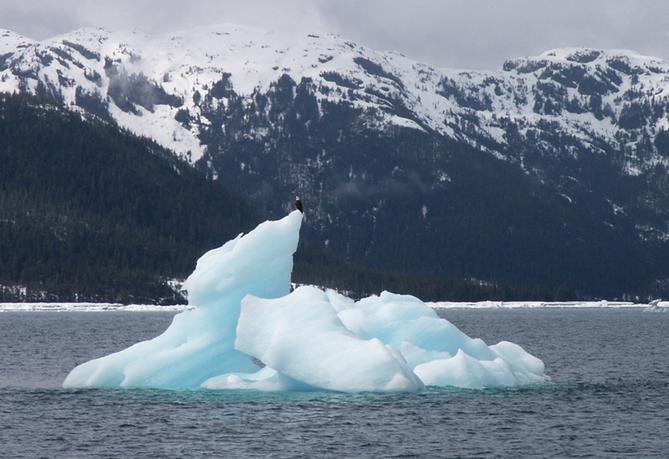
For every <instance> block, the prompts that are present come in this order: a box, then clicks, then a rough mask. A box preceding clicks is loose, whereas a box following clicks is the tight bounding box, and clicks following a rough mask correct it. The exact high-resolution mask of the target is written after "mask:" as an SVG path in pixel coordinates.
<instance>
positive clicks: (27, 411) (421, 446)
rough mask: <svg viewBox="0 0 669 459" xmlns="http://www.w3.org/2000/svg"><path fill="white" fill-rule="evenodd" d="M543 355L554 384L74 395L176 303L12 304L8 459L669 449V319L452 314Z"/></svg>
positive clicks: (5, 384)
mask: <svg viewBox="0 0 669 459" xmlns="http://www.w3.org/2000/svg"><path fill="white" fill-rule="evenodd" d="M440 315H443V316H444V317H446V318H447V319H449V320H450V321H451V322H453V324H454V325H456V326H458V327H459V328H460V329H461V330H462V331H463V332H465V333H476V334H477V335H478V336H481V338H483V339H484V340H486V341H489V342H496V341H499V340H500V339H503V338H507V339H512V340H513V341H514V342H517V343H518V344H520V345H521V346H523V347H526V348H529V349H532V350H533V351H535V352H536V353H537V354H539V355H541V356H542V357H543V359H544V361H545V363H546V366H547V368H549V369H550V374H551V377H552V379H553V382H554V384H551V385H547V386H541V387H539V388H522V389H521V388H515V389H495V390H462V389H434V388H428V389H427V390H426V391H424V392H420V393H417V394H401V395H397V394H396V395H393V394H385V395H384V394H368V393H363V394H338V393H332V392H306V393H304V392H292V393H290V392H289V393H263V392H256V391H182V392H174V391H153V390H142V391H119V390H64V389H61V388H60V384H61V382H62V380H63V377H64V376H65V375H66V374H67V372H68V371H69V370H70V369H71V368H72V367H73V366H74V365H75V364H77V363H81V362H83V361H86V360H88V359H91V358H94V357H97V356H99V355H104V354H107V353H110V352H114V351H116V350H119V349H122V348H124V347H126V346H128V345H130V344H132V343H134V342H136V341H138V340H140V339H147V338H150V337H153V336H156V335H158V334H159V333H160V332H161V331H162V330H164V329H165V327H166V326H167V325H168V324H169V323H170V321H171V320H172V314H171V313H124V312H116V313H111V312H110V313H5V314H0V330H2V333H0V348H1V349H3V351H2V353H0V444H2V454H0V455H1V456H3V457H38V456H46V457H91V456H103V457H110V456H115V457H184V456H188V457H198V456H200V457H201V456H208V457H211V456H218V457H220V456H226V457H266V456H268V455H274V457H315V456H320V457H335V456H339V457H341V456H348V457H380V456H384V457H386V456H388V457H393V456H395V457H402V456H404V457H406V456H407V455H415V456H418V457H426V456H428V457H435V456H441V457H443V456H457V455H461V456H468V457H471V456H502V457H518V456H519V455H530V456H549V457H550V456H552V457H565V456H570V455H571V456H576V455H578V456H588V455H590V456H596V457H630V456H637V457H666V456H667V451H669V441H668V440H667V436H666V432H667V430H666V429H667V425H668V424H669V397H667V393H669V359H667V356H666V350H667V348H668V345H669V315H667V314H652V313H644V312H642V311H639V310H578V311H572V310H536V311H532V310H529V311H525V310H502V311H497V310H478V311H465V310H452V311H444V312H440Z"/></svg>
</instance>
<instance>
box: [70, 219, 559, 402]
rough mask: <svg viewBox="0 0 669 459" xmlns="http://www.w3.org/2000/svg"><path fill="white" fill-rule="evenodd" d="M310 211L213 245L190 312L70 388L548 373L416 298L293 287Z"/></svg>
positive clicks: (536, 378) (380, 382) (503, 380)
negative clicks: (302, 232)
mask: <svg viewBox="0 0 669 459" xmlns="http://www.w3.org/2000/svg"><path fill="white" fill-rule="evenodd" d="M301 223H302V213H300V212H298V211H295V212H292V213H290V214H289V215H287V216H286V217H284V218H282V219H280V220H277V221H266V222H264V223H261V224H260V225H259V226H258V227H257V228H255V229H254V230H253V231H251V232H250V233H248V234H246V235H239V236H238V237H237V238H235V239H233V240H231V241H228V242H227V243H226V244H224V245H223V246H222V247H220V248H217V249H214V250H211V251H209V252H207V253H206V254H204V255H203V256H202V257H201V258H200V259H199V260H198V262H197V266H196V268H195V271H193V273H192V274H191V275H190V276H189V278H188V279H187V280H186V283H185V284H184V286H185V288H186V290H187V291H188V298H189V305H190V306H191V307H192V308H191V309H189V310H186V311H183V312H181V313H179V314H177V315H175V316H174V319H173V321H172V323H171V324H170V326H169V327H168V328H167V330H165V332H163V333H162V334H161V335H160V336H158V337H156V338H154V339H151V340H148V341H143V342H140V343H137V344H134V345H133V346H130V347H129V348H127V349H124V350H122V351H120V352H117V353H114V354H111V355H108V356H105V357H101V358H98V359H94V360H91V361H89V362H86V363H84V364H82V365H79V366H77V367H76V368H74V369H73V370H72V371H71V372H70V374H69V375H68V376H67V378H66V379H65V381H64V382H63V386H64V387H65V388H159V389H198V388H205V389H218V390H222V389H236V390H239V389H254V390H261V391H280V390H333V391H343V392H361V391H377V392H416V391H420V390H422V389H423V388H424V387H425V386H456V387H463V388H485V387H507V386H518V385H525V384H536V383H541V382H544V381H548V379H549V378H548V377H547V376H546V375H545V373H544V364H543V362H542V361H541V360H539V359H538V358H536V357H534V356H532V355H531V354H529V353H528V352H526V351H525V350H523V349H522V348H521V347H520V346H518V345H516V344H513V343H510V342H506V341H503V342H500V343H498V344H496V345H494V346H488V345H487V344H486V343H484V342H483V341H482V340H480V339H477V338H470V337H468V336H467V335H465V334H464V333H462V332H461V331H460V330H459V329H458V328H457V327H455V326H454V325H453V324H452V323H450V322H449V321H447V320H445V319H442V318H440V317H439V316H438V315H437V314H436V312H435V311H434V310H433V309H432V308H431V307H429V306H428V305H426V304H425V303H423V302H422V301H420V300H419V299H417V298H415V297H412V296H408V295H396V294H392V293H389V292H383V293H381V295H379V296H371V297H368V298H364V299H362V300H360V301H353V300H352V299H350V298H347V297H345V296H343V295H340V294H338V293H336V292H334V291H332V290H325V291H324V290H321V289H318V288H316V287H310V286H304V287H299V288H297V289H296V290H295V291H293V292H290V276H291V273H292V268H293V254H294V253H295V251H296V249H297V244H298V241H299V231H300V227H301Z"/></svg>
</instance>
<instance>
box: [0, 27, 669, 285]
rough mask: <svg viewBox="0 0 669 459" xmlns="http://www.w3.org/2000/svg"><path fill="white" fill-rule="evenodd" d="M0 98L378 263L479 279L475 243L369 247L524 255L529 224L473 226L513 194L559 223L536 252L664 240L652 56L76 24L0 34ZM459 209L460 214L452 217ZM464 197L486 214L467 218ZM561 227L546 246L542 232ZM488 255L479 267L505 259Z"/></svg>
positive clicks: (667, 133)
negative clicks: (38, 103)
mask: <svg viewBox="0 0 669 459" xmlns="http://www.w3.org/2000/svg"><path fill="white" fill-rule="evenodd" d="M0 91H9V92H16V91H26V92H31V93H35V94H38V95H48V96H53V97H56V98H58V99H60V100H62V101H63V102H64V103H65V104H67V105H70V106H72V107H73V108H75V109H77V110H82V111H83V112H85V113H88V114H92V115H96V116H99V117H102V118H106V119H109V120H114V121H115V122H116V123H118V124H119V125H120V126H122V127H124V128H127V129H129V130H130V131H132V132H135V133H137V134H140V135H144V136H147V137H150V138H153V139H155V140H156V141H157V142H158V143H160V144H162V145H164V146H166V147H169V148H170V149H173V150H174V151H175V152H177V153H178V154H179V155H181V156H182V157H183V158H185V159H186V160H188V161H190V162H191V163H193V164H195V165H196V166H197V167H200V168H203V169H205V170H206V171H207V172H208V173H210V175H211V176H212V177H214V178H218V177H220V178H221V179H222V180H226V181H227V182H229V183H232V184H233V185H234V186H235V187H236V188H238V189H240V190H243V191H244V192H246V193H248V194H249V195H251V196H253V197H255V198H256V199H257V201H258V202H260V203H261V204H262V205H263V206H265V207H267V209H269V210H273V211H275V212H277V213H278V210H279V209H280V208H281V206H282V204H283V203H285V202H286V201H287V200H286V196H290V195H292V193H293V192H299V193H300V194H301V196H302V197H303V198H304V200H305V202H306V203H307V205H308V206H310V211H311V214H310V215H311V218H312V220H311V222H310V225H311V228H312V230H313V234H312V236H313V237H314V238H315V239H317V240H319V241H321V242H322V243H323V244H325V245H329V244H332V246H333V247H335V248H337V249H338V250H341V251H343V252H345V253H346V254H348V255H351V256H356V257H358V258H361V259H364V260H366V261H369V260H372V261H374V262H375V263H377V264H378V263H382V264H389V265H391V266H395V267H401V268H409V269H416V268H417V267H419V266H424V265H427V266H429V267H431V270H432V271H435V272H439V273H440V274H449V275H450V274H454V273H456V274H458V275H471V276H476V277H478V278H484V279H495V278H498V273H499V272H500V270H501V268H500V267H499V266H498V267H496V268H494V269H493V268H491V267H490V266H486V261H485V260H486V257H485V256H483V255H481V260H479V261H478V262H474V264H475V265H476V267H475V268H473V267H471V266H468V265H469V264H470V262H469V261H464V259H465V258H466V257H467V256H468V255H467V253H471V252H472V251H476V250H479V251H480V248H478V249H477V247H476V245H474V246H473V247H469V246H467V244H468V243H466V241H467V239H466V238H464V239H463V238H460V239H458V236H457V234H450V236H449V237H451V238H454V239H452V240H460V241H461V245H463V247H461V248H459V249H457V250H455V249H453V248H452V247H449V248H445V249H443V250H441V251H440V250H436V251H435V250H433V249H432V250H429V251H427V252H425V253H414V252H412V251H411V250H410V251H409V252H402V251H401V250H400V252H401V253H398V254H396V255H395V256H394V257H389V256H388V255H387V253H386V252H387V250H386V249H387V248H388V247H389V245H390V246H396V244H395V243H394V242H391V241H394V239H395V238H397V237H400V236H399V235H403V236H402V237H412V235H413V237H417V236H416V231H419V232H420V236H419V238H421V244H423V243H425V242H430V243H431V244H430V245H431V246H432V247H434V246H435V245H440V244H441V245H443V244H444V237H446V236H445V234H449V232H450V230H449V229H448V228H445V227H444V225H449V226H451V227H452V226H454V225H455V226H458V225H460V226H461V227H462V228H465V227H466V226H467V225H472V224H474V225H486V224H494V225H503V226H504V225H505V226H504V229H503V230H500V232H501V233H506V232H508V233H509V234H511V236H509V237H511V239H512V240H506V242H505V243H506V244H521V245H522V244H530V242H528V238H527V237H524V236H519V235H518V234H519V231H520V234H525V233H523V231H529V229H528V228H529V227H530V226H532V225H534V224H535V223H532V225H526V227H525V229H524V230H523V229H520V230H519V229H518V228H517V227H516V225H514V224H512V223H511V221H512V220H513V219H512V218H511V217H509V218H510V220H509V221H507V220H506V219H505V218H506V217H502V216H500V217H496V218H497V219H496V220H494V221H492V220H491V221H490V222H488V220H486V218H488V217H487V216H489V215H490V214H491V213H494V209H500V208H503V209H507V210H508V209H515V210H517V211H518V212H521V211H522V210H521V208H522V206H521V205H520V204H519V202H521V201H520V200H522V199H525V200H528V201H527V202H526V204H527V206H528V207H529V208H532V209H534V210H536V209H538V207H537V206H539V204H541V205H546V206H547V208H550V209H551V211H552V212H555V214H556V215H558V218H557V219H554V220H552V219H551V218H552V217H551V218H546V219H545V221H542V223H541V224H538V225H539V226H538V227H537V228H539V227H541V228H544V227H545V228H544V229H542V230H541V231H543V233H541V234H540V238H539V239H537V240H536V241H535V242H536V243H537V244H539V245H541V241H542V240H546V239H545V238H558V239H559V238H560V237H563V236H564V234H568V233H569V234H570V236H569V237H572V239H571V241H572V242H573V240H577V241H578V240H582V241H589V240H590V239H592V238H594V239H593V240H600V239H602V237H601V234H600V233H599V232H600V231H604V232H607V231H609V232H610V233H611V234H610V239H607V238H606V237H604V238H603V240H607V241H608V242H610V243H613V241H618V242H619V243H620V244H622V245H624V244H623V243H622V242H620V240H624V241H626V242H625V244H627V245H628V246H629V247H630V249H629V250H636V249H635V247H637V246H638V245H642V246H644V247H645V248H644V250H646V249H648V250H650V249H649V247H650V246H652V248H653V250H656V249H657V247H662V248H663V250H664V248H666V247H665V246H666V245H667V244H668V243H669V183H667V179H666V171H667V166H668V165H669V164H668V162H669V118H668V116H667V112H668V110H669V63H667V62H666V61H664V60H661V59H657V58H653V57H647V56H641V55H639V54H637V53H634V52H632V51H623V50H595V49H585V48H573V49H559V50H553V51H548V52H546V53H544V54H542V55H540V56H536V57H524V58H518V59H513V60H509V61H507V62H506V63H505V64H504V66H503V68H502V69H500V70H497V71H463V70H450V69H440V68H436V67H433V66H430V65H427V64H423V63H419V62H416V61H413V60H411V59H409V58H407V57H405V56H403V55H401V54H399V53H396V52H379V51H375V50H372V49H369V48H367V47H364V46H361V45H358V44H356V43H353V42H351V41H348V40H346V39H344V38H342V37H339V36H335V35H330V34H310V35H306V36H299V37H297V36H294V35H292V36H287V35H283V34H278V33H273V32H269V31H265V30H260V29H255V28H248V27H242V26H236V25H217V26H208V27H202V28H196V29H191V30H187V31H184V32H180V33H172V34H167V35H159V36H148V35H145V34H142V33H137V32H108V31H104V30H101V29H82V30H77V31H74V32H71V33H68V34H65V35H62V36H58V37H54V38H51V39H48V40H44V41H40V42H37V41H34V40H31V39H28V38H25V37H22V36H20V35H17V34H15V33H13V32H10V31H0ZM483 181H486V182H487V183H486V184H485V186H487V187H490V190H488V191H486V192H485V193H484V192H483V191H481V190H476V186H477V183H479V184H480V183H481V182H483ZM495 187H497V191H498V192H499V193H501V194H502V195H505V196H502V197H499V196H496V195H495ZM486 193H488V194H486ZM514 193H519V195H522V197H518V198H516V197H513V198H512V197H511V196H514ZM542 193H545V196H544V194H542ZM478 194H481V195H480V196H478ZM468 197H470V199H471V200H473V201H475V202H470V203H469V207H467V208H463V209H460V210H458V209H456V208H455V207H453V206H455V204H454V203H453V202H451V200H453V199H459V200H460V201H463V200H467V199H468ZM476 199H478V200H479V201H476ZM495 199H507V201H504V202H495V203H493V201H494V200H495ZM483 201H485V203H486V206H488V209H487V210H486V212H485V215H486V216H485V217H482V219H480V220H476V219H474V220H475V221H474V222H468V219H469V218H470V217H471V215H469V214H468V212H471V211H472V205H473V206H474V207H475V206H476V205H477V202H483ZM522 202H525V201H522ZM462 206H465V205H464V204H462ZM456 207H457V206H456ZM542 212H543V211H542ZM542 212H538V214H540V216H539V217H537V218H539V219H542V218H544V214H543V213H542ZM400 215H403V216H402V217H400ZM468 215H469V216H468ZM524 215H527V212H526V213H525V214H524ZM454 216H457V219H456V221H454V220H453V219H454V218H456V217H454ZM579 219H581V220H584V221H585V220H587V221H588V223H587V224H585V223H576V222H577V221H578V220H579ZM515 220H516V221H517V218H516V219H515ZM590 220H592V221H590ZM486 222H488V223H486ZM387 225H388V226H390V227H391V228H392V229H391V230H389V229H388V228H384V226H387ZM542 225H543V226H542ZM573 225H576V227H578V228H577V229H574V230H573V231H571V229H570V228H572V226H573ZM579 225H582V226H583V227H580V226H579ZM593 225H594V226H593ZM560 226H563V227H564V228H566V229H565V230H564V232H563V233H564V234H563V233H560V234H549V233H550V232H551V231H552V228H553V227H560ZM594 227H596V230H595V229H592V228H594ZM351 228H356V229H355V231H353V230H352V229H351ZM360 228H367V229H365V230H363V231H362V232H363V233H364V234H363V235H362V236H361V235H360V233H361V229H360ZM500 228H501V226H500ZM509 228H511V229H509ZM514 228H515V229H514ZM537 228H535V229H537ZM546 228H548V229H546ZM476 229H477V231H479V230H480V228H476ZM544 230H545V231H544ZM307 231H309V230H307ZM463 231H465V230H464V229H463ZM514 231H515V233H514ZM537 231H539V230H538V229H537ZM570 231H571V233H570ZM479 232H480V231H479ZM535 232H536V231H535ZM456 233H457V232H456ZM426 234H427V236H426ZM458 234H459V233H458ZM607 234H608V233H607ZM499 237H500V236H499V235H494V236H491V238H490V244H495V245H499V244H500V240H499ZM514 238H518V239H514ZM541 238H544V239H541ZM564 238H565V240H564V241H563V242H564V243H565V244H567V245H569V244H572V243H571V242H569V241H567V239H568V238H567V236H564ZM573 238H576V239H573ZM395 242H396V241H395ZM588 244H589V246H590V247H592V246H593V243H588ZM483 245H484V246H485V243H483ZM558 245H559V246H560V247H562V249H563V248H564V247H563V246H562V245H560V244H558ZM576 246H578V243H577V244H576ZM562 249H559V248H557V246H556V248H554V253H553V255H552V256H553V257H558V258H559V257H560V256H561V255H563V254H565V252H563V251H562ZM398 250H399V249H398ZM537 250H538V251H539V252H541V249H537ZM537 250H534V249H531V250H529V249H528V252H527V256H526V258H523V260H531V259H532V254H534V253H535V252H536V251H537ZM570 250H572V251H571V252H566V253H567V254H568V255H573V254H578V253H581V252H582V250H581V249H579V248H578V247H575V246H573V244H572V246H571V249H570ZM593 250H594V249H593ZM596 250H598V251H601V250H606V249H605V248H598V249H596ZM622 251H623V252H624V250H622ZM418 252H420V250H418ZM494 252H495V254H494V255H489V256H493V257H498V258H499V260H498V261H496V262H495V263H498V264H500V263H502V260H504V259H505V257H507V256H508V254H506V253H505V252H504V251H501V252H500V251H494ZM597 253H599V252H597ZM535 255H536V254H535ZM588 256H590V258H592V257H593V256H594V255H593V253H590V252H589V253H588ZM519 263H520V262H519ZM523 263H524V262H523ZM595 264H596V263H595ZM527 269H528V272H529V271H532V270H533V269H534V268H533V267H528V268H527ZM583 269H586V268H583ZM588 269H589V268H588ZM593 269H594V268H593ZM658 269H659V268H658ZM662 269H664V268H662ZM544 275H545V277H546V278H549V277H550V273H549V272H548V271H547V272H545V273H544ZM644 275H645V274H644ZM662 275H664V274H662ZM649 276H651V277H654V278H653V279H650V280H660V277H662V276H659V275H658V271H657V269H656V270H655V271H653V274H649ZM658 276H659V277H658ZM623 277H624V276H623ZM646 280H648V279H646Z"/></svg>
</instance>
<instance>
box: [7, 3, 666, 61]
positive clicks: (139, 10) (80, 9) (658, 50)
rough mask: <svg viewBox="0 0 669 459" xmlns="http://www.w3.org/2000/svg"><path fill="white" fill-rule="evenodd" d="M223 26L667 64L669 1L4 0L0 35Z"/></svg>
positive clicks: (408, 47)
mask: <svg viewBox="0 0 669 459" xmlns="http://www.w3.org/2000/svg"><path fill="white" fill-rule="evenodd" d="M219 22H232V23H239V24H246V25H252V26H259V27H263V28H267V29H272V30H277V31H281V30H283V31H293V32H304V33H306V32H320V33H323V32H326V31H329V32H335V33H339V34H341V35H343V36H345V37H348V38H351V39H353V40H355V41H357V42H359V43H362V44H365V45H368V46H371V47H373V48H376V49H384V50H389V49H392V50H397V51H400V52H403V53H404V54H406V55H407V56H410V57H412V58H415V59H418V60H421V61H425V62H429V63H432V64H435V65H440V66H443V67H457V68H483V69H493V68H499V67H500V66H501V64H502V62H503V61H504V60H505V59H506V58H509V57H516V56H525V55H533V54H538V53H541V52H543V51H545V50H548V49H551V48H557V47H563V46H590V47H600V48H626V49H633V50H636V51H639V52H641V53H643V54H650V55H655V56H658V57H662V58H665V59H666V58H669V0H274V1H268V0H187V1H183V0H182V1H177V0H104V1H102V0H24V1H21V0H0V28H7V29H10V30H14V31H16V32H19V33H22V34H24V35H27V36H29V37H31V38H35V39H43V38H47V37H50V36H53V35H57V34H59V33H63V32H67V31H69V30H72V29H75V28H78V27H84V26H100V27H104V28H107V29H139V30H143V31H146V32H149V33H159V32H171V31H176V30H180V29H184V28H188V27H192V26H196V25H206V24H213V23H219Z"/></svg>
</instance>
